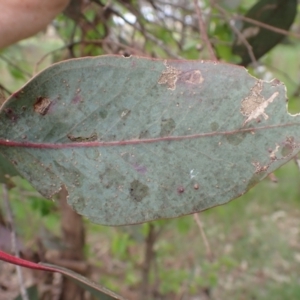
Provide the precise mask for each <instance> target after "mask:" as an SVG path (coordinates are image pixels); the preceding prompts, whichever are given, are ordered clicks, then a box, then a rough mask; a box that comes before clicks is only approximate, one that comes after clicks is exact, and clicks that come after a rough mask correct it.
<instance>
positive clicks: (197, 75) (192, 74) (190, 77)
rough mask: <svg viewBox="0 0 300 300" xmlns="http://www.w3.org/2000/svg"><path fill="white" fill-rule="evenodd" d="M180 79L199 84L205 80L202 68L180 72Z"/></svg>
mask: <svg viewBox="0 0 300 300" xmlns="http://www.w3.org/2000/svg"><path fill="white" fill-rule="evenodd" d="M180 80H181V81H184V82H186V83H189V84H193V85H199V84H201V83H202V82H203V81H204V78H203V77H202V74H201V71H200V70H192V71H188V72H184V73H182V74H180Z"/></svg>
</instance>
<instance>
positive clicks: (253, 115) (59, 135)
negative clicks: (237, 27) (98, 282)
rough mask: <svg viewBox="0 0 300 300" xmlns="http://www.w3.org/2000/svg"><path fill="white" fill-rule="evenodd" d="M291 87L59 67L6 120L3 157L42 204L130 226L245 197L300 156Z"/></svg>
mask: <svg viewBox="0 0 300 300" xmlns="http://www.w3.org/2000/svg"><path fill="white" fill-rule="evenodd" d="M286 101H287V100H286V91H285V86H284V85H283V84H282V83H281V82H279V81H278V80H273V81H271V82H264V81H262V80H258V79H256V78H254V77H252V76H250V75H249V74H248V72H247V71H246V69H244V68H243V67H238V66H234V65H229V64H222V63H216V62H205V61H185V60H178V61H175V60H170V61H168V60H154V59H148V58H139V57H129V58H125V57H119V56H102V57H94V58H82V59H73V60H69V61H65V62H62V63H58V64H55V65H53V66H51V67H50V68H48V69H46V70H44V71H43V72H41V73H40V74H39V75H37V76H36V77H34V78H33V79H32V80H31V81H30V82H28V83H27V84H26V85H25V86H24V87H23V88H22V89H21V90H20V91H18V92H17V93H15V94H13V95H12V96H11V97H10V98H9V99H8V100H7V101H6V102H5V103H4V105H3V107H2V109H1V112H0V153H2V154H3V155H4V156H5V157H7V158H8V159H9V160H10V161H11V162H13V163H14V164H15V167H16V168H17V169H18V171H19V172H20V173H21V174H22V175H23V176H24V177H25V178H27V179H28V180H29V181H30V182H31V183H32V185H33V186H35V188H36V189H37V190H38V191H39V192H40V193H41V194H42V195H44V196H45V197H47V198H51V197H52V196H53V195H54V194H55V193H57V191H59V189H60V188H61V186H62V185H65V186H66V188H67V190H68V193H69V198H68V203H69V204H70V205H71V206H72V207H73V208H74V209H75V210H76V211H77V212H78V213H79V214H82V215H85V216H86V217H87V218H89V219H90V220H91V221H93V222H96V223H100V224H104V225H125V224H136V223H142V222H147V221H150V220H155V219H161V218H172V217H178V216H182V215H186V214H191V213H195V212H198V211H201V210H204V209H207V208H210V207H213V206H216V205H220V204H224V203H227V202H228V201H230V200H232V199H234V198H237V197H239V196H240V195H242V194H244V193H245V192H246V191H247V190H249V189H250V188H251V187H252V186H254V185H255V184H256V183H258V182H259V181H261V180H262V179H264V178H265V177H266V176H267V175H268V174H269V173H271V172H273V171H274V170H275V169H277V168H278V167H280V166H281V165H283V164H285V163H286V162H287V161H289V160H290V159H291V158H292V157H293V156H294V155H296V154H297V153H298V151H299V147H300V130H299V129H300V119H299V116H298V115H295V116H292V115H290V114H288V113H287V111H286Z"/></svg>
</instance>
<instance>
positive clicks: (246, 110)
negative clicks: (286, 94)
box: [240, 80, 279, 126]
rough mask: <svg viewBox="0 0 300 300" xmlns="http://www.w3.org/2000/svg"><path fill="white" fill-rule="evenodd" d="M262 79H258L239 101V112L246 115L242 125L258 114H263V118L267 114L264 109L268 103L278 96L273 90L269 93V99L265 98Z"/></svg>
mask: <svg viewBox="0 0 300 300" xmlns="http://www.w3.org/2000/svg"><path fill="white" fill-rule="evenodd" d="M262 88H263V81H262V80H258V81H257V83H256V84H255V85H254V87H253V88H252V89H251V91H250V93H249V95H248V96H247V97H246V98H244V99H243V100H242V103H241V110H240V111H241V114H242V115H243V116H246V117H247V119H246V120H245V122H244V124H243V126H245V125H246V124H247V123H249V122H250V121H251V120H255V119H257V118H258V117H260V116H263V117H264V119H265V120H267V119H268V118H269V116H268V115H267V114H266V113H265V109H266V108H267V107H268V106H269V104H270V103H272V102H273V101H274V99H275V98H276V97H277V96H278V94H279V93H278V92H275V93H273V94H272V95H271V97H270V98H269V99H265V98H264V97H263V96H262V95H261V92H262Z"/></svg>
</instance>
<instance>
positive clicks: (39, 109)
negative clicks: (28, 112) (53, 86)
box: [33, 97, 51, 116]
mask: <svg viewBox="0 0 300 300" xmlns="http://www.w3.org/2000/svg"><path fill="white" fill-rule="evenodd" d="M50 105H51V100H50V99H49V98H46V97H38V98H37V100H36V102H35V104H34V105H33V108H34V111H35V112H36V113H38V114H40V115H42V116H44V115H45V114H46V113H47V111H48V109H49V107H50Z"/></svg>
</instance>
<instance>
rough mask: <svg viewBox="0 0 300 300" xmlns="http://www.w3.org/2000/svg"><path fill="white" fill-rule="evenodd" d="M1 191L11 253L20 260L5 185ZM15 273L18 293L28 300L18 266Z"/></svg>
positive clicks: (24, 299)
mask: <svg viewBox="0 0 300 300" xmlns="http://www.w3.org/2000/svg"><path fill="white" fill-rule="evenodd" d="M2 191H3V200H4V204H5V208H6V216H7V222H8V224H9V226H10V230H11V245H12V252H13V253H14V254H15V256H16V257H18V258H20V251H19V248H18V245H17V235H16V230H15V225H14V220H13V213H12V209H11V207H10V203H9V198H8V191H7V186H6V184H3V185H2ZM16 271H17V275H18V280H19V285H20V293H21V297H22V299H23V300H29V298H28V294H27V290H26V288H25V286H24V279H23V274H22V270H21V267H20V266H17V265H16Z"/></svg>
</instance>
